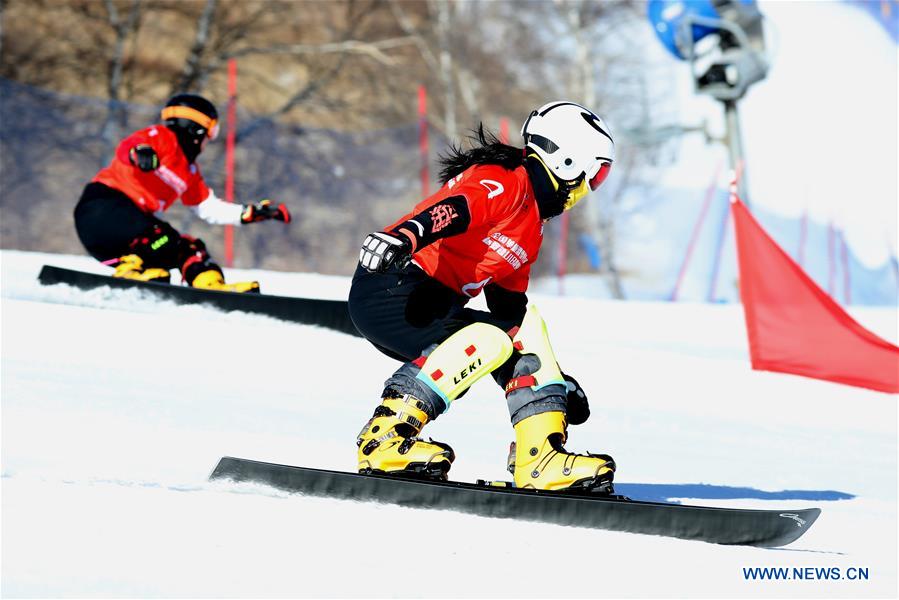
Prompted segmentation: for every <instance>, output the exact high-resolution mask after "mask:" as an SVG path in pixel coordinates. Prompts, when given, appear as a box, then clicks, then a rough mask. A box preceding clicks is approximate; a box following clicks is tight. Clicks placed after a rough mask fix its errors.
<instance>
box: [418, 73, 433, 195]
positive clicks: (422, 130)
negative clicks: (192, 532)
mask: <svg viewBox="0 0 899 600" xmlns="http://www.w3.org/2000/svg"><path fill="white" fill-rule="evenodd" d="M418 153H419V155H420V157H421V171H420V177H421V195H422V197H427V196H429V195H430V189H429V188H430V181H431V176H430V175H429V174H428V91H427V89H426V88H425V86H423V85H420V86H418Z"/></svg>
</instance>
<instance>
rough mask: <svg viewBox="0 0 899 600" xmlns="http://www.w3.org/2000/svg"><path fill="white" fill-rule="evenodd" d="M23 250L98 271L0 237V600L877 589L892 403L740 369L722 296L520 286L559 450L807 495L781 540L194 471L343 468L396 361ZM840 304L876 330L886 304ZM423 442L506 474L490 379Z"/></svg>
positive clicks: (678, 478)
mask: <svg viewBox="0 0 899 600" xmlns="http://www.w3.org/2000/svg"><path fill="white" fill-rule="evenodd" d="M44 262H49V263H52V264H57V265H60V266H69V267H72V268H91V269H93V268H96V267H95V265H92V264H91V263H90V261H89V260H87V259H84V258H81V257H67V256H50V255H35V254H28V253H20V252H11V251H3V252H2V253H0V268H2V273H0V275H2V277H0V281H2V305H0V311H2V312H0V315H2V373H0V375H2V479H0V481H2V550H3V556H2V594H3V596H4V597H18V596H24V597H46V596H54V597H73V596H82V597H83V596H92V597H96V596H169V597H171V596H182V597H183V596H189V597H194V596H216V597H235V596H255V597H300V596H316V597H322V596H327V597H345V596H361V597H459V596H478V597H510V598H511V597H515V598H518V597H598V596H603V597H608V596H613V597H615V596H624V597H632V596H642V597H646V596H666V597H668V596H680V597H684V596H686V597H720V596H727V597H760V596H761V597H785V596H790V597H856V598H857V597H889V596H895V594H896V582H897V578H896V525H897V521H896V483H897V479H896V472H897V465H896V462H897V461H896V454H897V443H896V433H897V410H896V397H895V396H890V395H885V394H879V393H875V392H868V391H864V390H859V389H855V388H850V387H846V386H839V385H835V384H829V383H824V382H819V381H813V380H808V379H803V378H798V377H790V376H786V375H777V374H771V373H757V372H753V371H751V370H750V369H749V366H748V360H747V353H746V347H745V341H744V332H743V325H742V315H741V313H740V307H739V306H730V305H726V306H714V305H712V306H709V305H699V304H696V305H694V304H678V305H672V304H657V303H635V302H632V303H615V302H610V301H597V300H587V299H559V298H551V297H535V300H536V301H537V303H538V304H539V305H540V307H541V310H542V311H543V312H544V315H545V317H546V319H547V322H548V323H549V326H550V332H551V334H552V336H553V340H554V344H555V347H556V350H557V354H558V355H559V359H560V362H561V363H562V365H563V366H564V367H565V369H566V370H567V371H570V372H571V373H572V374H575V375H576V376H577V377H578V378H579V380H580V381H581V383H582V384H583V385H584V386H585V388H586V389H587V391H588V393H589V394H590V397H591V403H592V407H593V417H592V418H591V420H590V421H589V422H588V423H586V424H584V425H582V426H580V427H576V428H572V430H571V432H570V433H571V441H570V443H569V447H571V448H572V449H578V450H586V449H592V450H594V451H604V452H609V453H610V454H612V455H613V456H614V457H615V458H616V460H617V462H618V463H619V467H620V470H619V478H618V479H619V488H620V489H621V490H622V491H624V492H625V493H628V494H630V495H632V496H634V497H644V498H658V497H663V498H680V499H682V500H683V501H687V502H690V503H697V504H709V505H726V506H738V507H778V508H780V507H783V508H799V507H805V506H810V505H815V506H820V507H821V508H822V509H823V511H824V512H823V514H822V516H821V518H820V519H819V520H818V522H817V523H816V524H815V526H814V527H813V528H812V530H811V531H810V532H809V533H808V534H807V535H806V536H805V537H803V538H801V539H800V540H799V541H798V542H796V543H794V544H793V545H791V546H789V547H788V548H786V549H781V550H764V549H756V548H741V547H723V546H714V545H709V544H703V543H698V542H686V541H679V540H669V539H663V538H657V537H652V536H640V535H632V534H622V533H612V532H602V531H595V530H587V529H578V528H572V527H559V526H553V525H543V524H533V523H522V522H515V521H506V520H498V519H487V518H481V517H474V516H469V515H461V514H456V513H451V512H435V511H419V510H414V509H405V508H399V507H391V506H379V505H374V504H360V503H354V502H345V501H329V500H323V499H314V498H305V497H301V496H289V495H287V494H284V493H281V492H277V491H274V490H271V489H268V488H264V487H257V486H251V485H240V486H236V485H233V484H228V485H223V484H215V485H213V484H210V483H209V482H208V481H207V477H208V474H209V472H210V471H211V469H212V468H213V466H214V465H215V463H216V461H217V460H218V458H219V457H220V456H222V455H226V454H228V455H234V456H243V457H247V458H255V459H259V460H271V461H276V462H282V463H292V464H303V465H306V466H313V467H322V468H335V469H346V470H349V469H352V468H353V467H354V461H355V446H354V443H353V442H354V439H355V436H356V434H357V432H358V430H359V428H360V427H361V426H362V425H363V424H364V422H365V421H366V420H367V418H368V417H369V415H370V413H371V410H372V409H373V408H374V406H375V405H376V403H377V394H378V392H379V391H380V385H381V383H382V381H383V380H384V379H385V378H386V377H387V375H388V374H389V373H390V372H391V371H392V370H393V369H394V368H395V366H396V363H394V362H393V361H391V360H390V359H388V358H386V357H384V356H381V355H380V354H379V353H377V352H376V351H375V350H374V349H373V348H372V347H371V346H369V345H368V344H367V343H366V342H365V341H363V340H360V339H355V338H352V337H349V336H345V335H342V334H337V333H333V332H329V331H326V330H322V329H317V328H312V327H306V326H300V325H295V324H287V323H283V322H280V321H277V320H273V319H268V318H264V317H258V316H248V315H242V314H239V313H228V314H226V313H222V312H218V311H215V310H211V309H205V308H198V307H179V306H175V305H169V304H167V303H161V302H158V301H150V300H145V299H140V298H138V297H137V296H134V295H130V294H129V293H127V292H121V291H116V292H113V291H109V290H95V291H94V292H88V293H85V292H80V291H77V290H73V289H70V288H68V287H66V286H55V287H52V288H42V287H41V286H39V285H38V284H37V283H36V279H35V278H36V275H37V271H38V269H39V266H40V264H43V263H44ZM236 275H238V274H232V276H236ZM258 277H259V278H260V279H261V281H262V284H263V288H264V289H267V290H269V291H271V292H273V293H292V294H295V295H307V296H322V297H336V298H339V297H341V296H342V295H344V294H345V292H346V289H347V285H348V282H347V281H346V280H344V279H339V278H329V277H322V276H318V275H303V274H296V275H294V274H284V273H264V272H260V273H258ZM854 314H855V315H856V316H857V317H858V318H860V319H861V320H862V322H863V323H865V324H866V325H867V326H869V327H871V328H872V329H874V330H875V331H877V332H878V333H879V334H880V335H882V336H884V337H886V338H888V339H891V340H894V341H895V339H896V312H895V310H891V309H866V310H865V311H862V312H857V313H854ZM425 434H426V435H430V436H433V437H435V438H436V439H440V440H443V441H447V442H449V443H451V444H452V445H453V446H454V448H455V449H456V453H457V455H458V459H457V462H456V463H455V465H454V467H453V474H454V476H455V478H457V479H463V480H471V479H474V478H476V477H487V478H497V479H499V478H503V477H504V476H505V472H504V465H505V458H506V451H507V448H508V443H509V441H510V440H511V436H512V430H511V427H510V426H509V424H508V415H507V413H506V408H505V402H504V401H503V399H502V396H501V394H500V393H499V392H498V391H497V390H496V389H495V387H494V386H493V384H492V383H491V382H481V383H479V384H477V385H476V386H475V388H474V389H473V390H472V392H471V393H470V394H468V395H467V396H466V397H465V399H464V400H463V401H461V402H459V403H458V404H456V405H454V407H453V409H452V411H451V412H450V413H449V414H447V415H444V416H442V417H441V418H440V419H439V420H437V421H436V422H435V423H433V424H431V425H429V426H428V428H427V431H426V432H425ZM698 483H706V484H710V485H709V486H708V487H703V488H697V487H695V486H691V485H690V484H698ZM735 488H742V489H735ZM784 490H786V491H784ZM791 490H792V491H791ZM772 492H782V493H778V494H773V495H774V496H776V497H777V499H771V496H772ZM697 496H698V497H697ZM835 498H843V499H841V500H836V499H835ZM771 566H787V567H791V568H792V567H804V566H813V567H840V568H841V569H842V570H843V572H845V570H846V569H847V568H848V567H861V568H867V569H868V570H869V571H868V572H869V575H870V577H869V579H868V580H866V581H849V580H844V581H778V582H759V581H745V580H744V577H743V573H742V569H743V568H744V567H771Z"/></svg>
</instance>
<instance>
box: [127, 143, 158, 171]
mask: <svg viewBox="0 0 899 600" xmlns="http://www.w3.org/2000/svg"><path fill="white" fill-rule="evenodd" d="M128 160H130V161H131V164H132V165H134V166H135V167H137V168H138V169H140V170H141V171H155V170H156V169H158V168H159V155H157V154H156V150H154V149H153V146H151V145H149V144H138V145H137V146H135V147H134V148H132V149H131V150H129V151H128Z"/></svg>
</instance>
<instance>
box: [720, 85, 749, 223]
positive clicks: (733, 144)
mask: <svg viewBox="0 0 899 600" xmlns="http://www.w3.org/2000/svg"><path fill="white" fill-rule="evenodd" d="M722 103H723V104H724V119H725V123H726V126H727V133H726V135H725V137H726V139H727V151H728V157H729V159H730V168H731V169H732V170H733V171H734V172H736V171H737V168H738V167H740V168H741V171H742V175H741V177H740V178H739V179H738V180H737V194H738V195H739V196H740V200H742V201H743V204H745V205H746V206H747V208H752V204H751V203H750V201H749V189H748V185H747V183H746V161H745V160H744V156H743V135H742V134H741V133H740V115H739V113H738V112H737V101H736V100H723V101H722Z"/></svg>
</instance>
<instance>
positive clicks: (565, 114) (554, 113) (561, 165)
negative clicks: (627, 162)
mask: <svg viewBox="0 0 899 600" xmlns="http://www.w3.org/2000/svg"><path fill="white" fill-rule="evenodd" d="M521 137H523V138H524V143H525V146H526V147H527V148H528V150H529V151H533V152H534V153H535V154H536V155H537V157H538V158H539V159H540V161H541V162H543V164H544V165H545V166H546V168H547V170H548V171H549V172H550V173H551V174H552V175H553V176H554V177H555V178H556V180H557V181H558V182H559V183H560V185H563V186H564V187H565V188H568V189H570V190H571V192H572V194H571V196H572V197H571V198H570V200H569V201H568V202H566V206H565V209H568V208H571V207H572V206H574V204H575V203H576V202H577V201H578V200H579V199H580V198H581V197H583V196H584V195H586V193H587V186H588V185H589V188H590V189H591V190H595V189H596V188H598V187H599V186H600V185H601V184H602V182H603V181H605V179H606V177H607V176H608V174H609V170H610V169H611V168H612V162H614V160H615V142H614V141H612V134H611V133H610V132H609V128H608V126H607V125H606V124H605V123H603V121H602V119H600V118H599V117H598V116H596V115H595V114H594V113H593V111H591V110H589V109H588V108H585V107H583V106H581V105H580V104H575V103H574V102H564V101H556V102H550V103H549V104H544V105H543V106H541V107H540V108H538V109H537V110H535V111H533V112H532V113H531V114H530V116H528V119H527V121H525V122H524V125H523V126H522V127H521ZM584 183H586V185H583V184H584ZM577 188H581V189H580V190H578V192H575V190H576V189H577Z"/></svg>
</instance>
